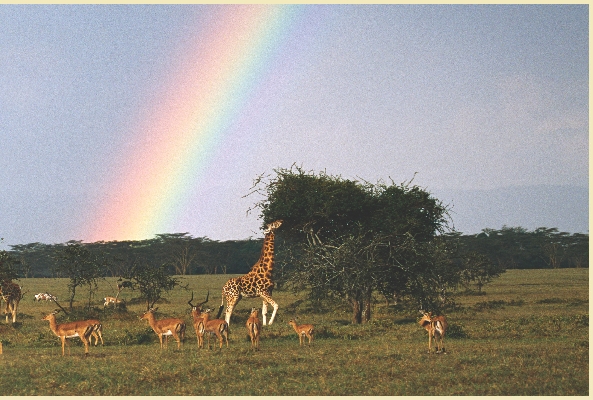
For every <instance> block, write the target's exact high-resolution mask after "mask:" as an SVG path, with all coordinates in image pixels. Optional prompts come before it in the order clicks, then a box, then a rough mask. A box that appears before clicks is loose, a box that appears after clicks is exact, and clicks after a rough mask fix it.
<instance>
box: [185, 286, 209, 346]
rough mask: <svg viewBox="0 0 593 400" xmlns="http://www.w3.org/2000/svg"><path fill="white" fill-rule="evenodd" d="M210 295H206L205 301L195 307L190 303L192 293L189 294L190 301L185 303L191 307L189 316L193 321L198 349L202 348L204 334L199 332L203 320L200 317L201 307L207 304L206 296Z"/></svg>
mask: <svg viewBox="0 0 593 400" xmlns="http://www.w3.org/2000/svg"><path fill="white" fill-rule="evenodd" d="M209 295H210V291H208V293H207V294H206V300H205V301H203V302H201V303H199V304H198V305H197V306H194V305H193V304H192V303H191V302H192V300H193V299H194V292H191V299H189V301H188V302H187V304H189V306H190V307H191V316H192V318H193V320H194V329H195V330H196V336H197V338H198V349H200V348H202V347H204V332H202V331H201V328H200V322H202V320H203V316H202V309H201V307H202V305H203V304H205V303H207V302H208V296H209Z"/></svg>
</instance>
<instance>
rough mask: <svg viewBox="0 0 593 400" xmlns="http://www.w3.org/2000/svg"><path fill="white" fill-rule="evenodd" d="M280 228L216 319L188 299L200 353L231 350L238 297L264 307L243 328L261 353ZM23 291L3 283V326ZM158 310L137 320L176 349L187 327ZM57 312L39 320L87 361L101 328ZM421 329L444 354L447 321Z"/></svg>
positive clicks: (305, 330)
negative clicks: (213, 345)
mask: <svg viewBox="0 0 593 400" xmlns="http://www.w3.org/2000/svg"><path fill="white" fill-rule="evenodd" d="M280 225H282V221H281V220H278V221H275V222H272V223H270V224H268V225H267V227H266V229H265V231H264V232H265V237H264V243H263V247H262V252H261V256H260V258H259V260H258V261H257V262H256V263H255V264H254V266H253V267H252V268H251V271H250V272H249V273H247V274H245V275H242V276H239V277H236V278H231V279H229V280H228V281H227V282H226V283H225V285H224V286H223V288H222V304H221V305H220V308H219V310H218V315H217V317H216V318H211V315H210V314H211V312H212V309H210V308H206V309H202V305H204V304H205V303H207V302H208V297H209V294H210V293H209V292H208V294H207V295H206V300H205V301H203V302H201V303H199V304H197V305H194V304H192V301H193V292H192V297H191V299H190V300H189V301H188V304H189V306H190V307H191V315H192V319H193V327H194V330H195V332H196V338H197V341H198V349H202V348H203V347H204V337H206V339H207V343H208V344H207V346H208V349H210V338H211V337H213V336H216V340H217V341H218V346H219V348H220V349H222V347H223V344H226V347H228V346H229V337H228V336H229V324H230V320H231V315H232V313H233V310H234V308H235V306H236V305H237V303H238V302H239V300H240V299H241V298H242V297H247V298H254V297H260V298H261V299H262V301H263V305H262V310H261V312H262V320H263V321H262V320H260V318H259V309H257V308H252V309H251V312H250V314H249V316H248V319H247V321H246V323H245V327H246V329H247V333H248V335H249V337H250V340H251V348H252V349H253V350H254V351H256V350H259V340H260V336H261V332H262V327H263V326H265V325H271V324H272V323H273V322H274V317H275V316H276V312H277V310H278V304H277V303H276V302H275V301H274V300H273V299H272V295H271V293H272V288H273V286H274V284H273V282H272V270H273V267H274V232H275V230H276V229H278V227H280ZM117 288H118V294H117V296H116V297H109V296H108V297H105V298H104V306H105V307H107V306H109V305H117V304H120V303H122V300H121V299H119V298H118V297H119V293H120V292H121V290H122V289H123V288H133V285H132V282H130V281H122V282H121V283H118V285H117ZM21 289H22V288H21V287H20V286H19V285H17V284H16V283H13V282H3V283H2V284H0V297H1V299H2V300H4V301H5V303H6V308H5V314H6V322H7V323H8V321H9V314H11V315H12V319H13V321H12V322H13V323H14V322H16V310H17V307H18V303H19V301H20V299H21V298H22V295H23V294H22V290H21ZM34 300H35V301H36V302H37V301H54V302H57V300H58V298H57V297H56V296H54V295H52V294H50V293H38V294H36V295H35V296H34ZM225 301H226V313H225V318H224V319H220V318H219V317H220V316H221V313H222V311H223V308H224V303H225ZM268 304H270V305H271V306H272V308H273V311H272V315H271V317H270V320H269V321H267V318H266V317H267V305H268ZM157 309H158V308H154V309H153V308H149V309H148V311H146V312H145V313H144V314H142V315H141V316H140V319H143V320H146V321H147V322H148V324H149V325H150V327H151V328H152V330H153V331H154V333H155V334H156V335H157V336H158V338H159V342H160V347H161V349H162V348H164V347H167V342H168V338H169V336H172V337H173V338H174V339H175V340H176V341H177V348H178V349H180V348H181V342H182V341H183V340H184V338H185V333H186V323H185V321H184V320H183V319H179V318H165V319H160V320H157V319H156V318H155V315H154V314H155V311H156V310H157ZM58 311H59V310H56V311H54V312H52V313H50V314H48V315H47V316H45V317H44V318H43V320H45V321H48V322H49V327H50V329H51V331H52V332H53V333H54V334H55V335H56V336H58V337H59V338H60V340H61V342H62V356H63V355H64V352H65V351H64V349H65V345H66V343H67V342H66V339H69V338H74V337H79V338H80V339H81V340H82V342H83V344H84V348H85V355H88V354H89V345H90V344H91V341H92V338H93V337H94V338H95V346H96V345H97V343H98V341H99V340H101V344H103V332H102V331H103V326H102V323H101V322H100V321H99V320H96V319H89V320H84V321H74V322H66V323H62V324H58V323H57V321H56V314H57V312H58ZM419 324H420V325H421V326H422V327H423V328H425V329H426V331H427V332H428V352H429V353H430V352H431V349H432V341H433V340H434V344H435V350H436V353H444V352H445V349H444V347H443V341H444V338H445V333H446V330H447V320H446V319H445V317H444V316H435V317H433V316H432V314H431V313H424V312H423V315H422V318H421V319H420V321H419ZM289 325H290V326H291V327H292V328H293V329H294V331H295V332H296V334H297V335H298V337H299V344H300V345H301V346H302V345H303V344H304V343H305V338H306V339H307V340H308V344H309V345H311V342H312V341H313V337H314V334H315V328H314V326H313V325H311V324H301V325H298V324H297V323H296V321H295V320H294V319H291V320H290V321H289Z"/></svg>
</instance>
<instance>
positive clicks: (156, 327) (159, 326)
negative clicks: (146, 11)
mask: <svg viewBox="0 0 593 400" xmlns="http://www.w3.org/2000/svg"><path fill="white" fill-rule="evenodd" d="M156 310H158V307H157V308H155V309H152V308H150V309H149V310H148V311H146V312H145V313H144V314H142V316H141V317H140V319H145V320H147V321H148V324H149V325H150V327H151V328H152V330H153V331H154V333H156V335H157V336H158V337H159V341H160V342H161V349H162V348H163V336H164V337H165V347H167V344H168V340H169V336H173V337H174V338H175V340H176V341H177V350H179V349H180V348H181V341H182V340H183V339H184V337H185V322H184V321H183V320H182V319H179V318H167V319H161V320H158V321H157V320H156V319H155V318H154V312H155V311H156Z"/></svg>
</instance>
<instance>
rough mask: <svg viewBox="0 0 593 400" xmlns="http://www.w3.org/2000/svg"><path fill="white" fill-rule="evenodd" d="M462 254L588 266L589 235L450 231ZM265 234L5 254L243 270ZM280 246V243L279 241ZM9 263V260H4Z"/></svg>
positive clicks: (40, 273)
mask: <svg viewBox="0 0 593 400" xmlns="http://www.w3.org/2000/svg"><path fill="white" fill-rule="evenodd" d="M444 237H446V238H448V239H449V240H453V239H455V240H456V241H458V245H459V246H460V248H461V249H462V250H463V251H464V252H465V253H466V254H469V253H474V254H480V255H483V256H485V257H487V259H488V260H489V261H490V262H492V263H493V264H495V265H497V266H500V267H502V268H503V269H545V268H588V267H589V235H588V234H583V233H573V234H569V233H567V232H560V231H558V229H556V228H537V229H535V230H533V231H529V230H527V229H524V228H521V227H503V228H502V229H500V230H495V229H484V230H482V232H481V233H479V234H473V235H464V234H462V233H460V232H454V233H448V234H446V235H444ZM262 240H263V239H246V240H229V241H222V242H220V241H215V240H210V239H208V238H207V237H199V238H194V237H192V236H190V235H189V234H187V233H176V234H161V235H157V236H156V237H155V238H153V239H148V240H138V241H113V242H95V243H82V242H80V241H70V242H67V243H62V244H43V243H29V244H22V245H13V246H11V250H10V251H7V252H3V254H4V256H3V257H4V258H6V257H8V256H9V255H10V256H11V257H10V260H11V263H12V265H13V266H14V269H15V270H16V271H17V273H18V276H19V277H21V278H32V277H36V278H42V277H59V276H60V272H59V270H58V269H57V268H56V267H57V265H58V259H57V258H56V257H57V256H56V255H57V254H58V253H57V252H60V251H64V249H66V248H67V247H68V245H71V244H80V245H81V246H83V247H84V248H85V249H87V250H88V251H90V252H92V253H94V254H97V255H102V257H103V258H104V259H105V262H104V268H102V273H103V274H104V276H114V277H119V276H123V275H124V272H125V271H126V269H127V268H130V267H131V266H132V265H133V263H134V262H148V261H150V262H151V263H154V264H158V265H164V266H165V268H166V270H167V271H168V272H169V273H170V274H173V275H195V274H243V273H245V272H247V271H249V269H250V268H251V266H252V265H253V264H254V263H255V262H256V261H257V259H258V257H259V255H260V252H261V246H262ZM277 247H278V249H279V250H280V251H281V248H282V244H281V243H279V244H278V246H277ZM6 262H7V261H6Z"/></svg>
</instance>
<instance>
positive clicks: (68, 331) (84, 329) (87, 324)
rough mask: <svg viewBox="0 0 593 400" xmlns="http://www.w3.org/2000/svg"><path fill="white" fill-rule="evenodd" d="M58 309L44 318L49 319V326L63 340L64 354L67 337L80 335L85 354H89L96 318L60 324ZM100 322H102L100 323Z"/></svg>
mask: <svg viewBox="0 0 593 400" xmlns="http://www.w3.org/2000/svg"><path fill="white" fill-rule="evenodd" d="M57 313H58V310H56V311H54V312H52V313H51V314H49V315H47V316H45V317H44V318H42V319H43V320H45V321H49V328H50V329H51V330H52V332H53V333H55V335H56V336H57V337H59V338H60V339H61V340H62V356H64V347H65V345H66V339H70V338H74V337H79V338H80V340H82V343H84V355H85V356H87V355H88V354H89V343H90V337H91V335H92V333H93V330H94V329H95V325H96V322H98V321H95V320H88V321H74V322H66V323H63V324H58V323H57V322H56V314H57ZM99 324H100V323H99ZM68 354H70V346H68Z"/></svg>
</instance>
